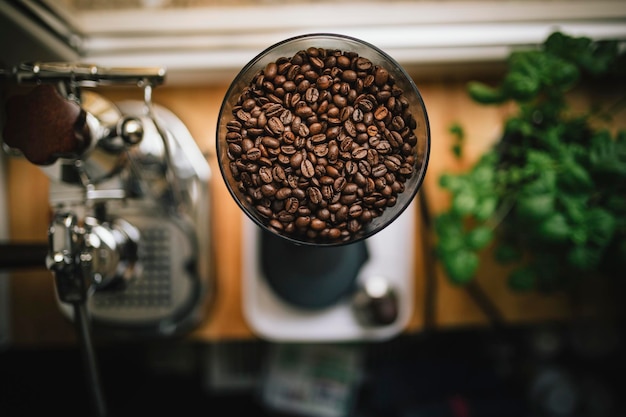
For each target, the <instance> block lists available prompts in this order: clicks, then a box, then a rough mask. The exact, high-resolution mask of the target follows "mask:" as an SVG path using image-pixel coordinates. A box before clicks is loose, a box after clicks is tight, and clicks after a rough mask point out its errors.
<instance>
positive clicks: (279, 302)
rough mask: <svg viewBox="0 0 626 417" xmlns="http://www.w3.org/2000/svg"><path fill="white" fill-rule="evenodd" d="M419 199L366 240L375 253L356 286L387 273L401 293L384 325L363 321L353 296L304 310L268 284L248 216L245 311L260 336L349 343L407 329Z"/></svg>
mask: <svg viewBox="0 0 626 417" xmlns="http://www.w3.org/2000/svg"><path fill="white" fill-rule="evenodd" d="M416 216H417V209H416V200H414V201H413V202H412V203H411V204H410V205H409V206H408V207H407V209H406V210H405V211H404V212H403V213H402V214H401V215H400V216H399V217H398V218H397V219H396V220H395V221H394V222H392V223H391V224H389V225H388V226H387V227H386V228H385V229H383V230H381V231H380V232H378V233H376V234H375V235H373V236H372V237H370V238H368V239H366V240H365V244H366V246H367V250H368V252H369V258H368V260H367V261H366V262H365V263H364V264H363V266H362V267H361V269H360V270H359V272H358V274H357V277H356V284H357V285H359V283H362V282H363V281H364V280H365V279H367V278H368V277H372V276H384V277H385V278H386V279H387V280H388V282H389V284H390V285H391V286H392V287H393V288H394V289H395V291H396V294H397V297H398V315H397V317H396V319H395V321H393V322H392V323H390V324H388V325H383V326H375V327H370V326H364V325H362V324H361V323H359V321H358V320H357V318H356V316H355V314H354V312H353V310H352V306H351V301H352V299H351V297H343V298H341V299H340V300H339V301H337V302H336V303H334V304H333V305H329V306H327V307H323V308H321V309H309V308H302V307H299V306H297V305H294V304H293V303H290V302H287V301H285V299H284V298H281V297H279V296H278V295H277V294H276V292H275V291H274V290H273V289H272V288H271V287H270V285H269V283H268V282H267V280H266V278H265V276H264V272H263V269H262V267H261V263H260V256H259V240H260V235H261V229H260V228H259V226H257V225H256V224H255V223H254V222H253V221H252V220H250V219H249V218H248V217H247V216H245V215H243V228H242V229H243V230H242V239H241V241H242V259H243V260H244V261H243V270H242V274H243V277H242V279H243V310H244V316H245V318H246V320H247V321H248V324H249V325H250V327H251V329H252V330H253V332H254V333H256V334H257V336H259V337H261V338H263V339H267V340H270V341H275V342H348V341H367V340H370V341H375V340H385V339H390V338H392V337H393V336H395V335H397V334H398V333H400V332H401V331H403V330H404V329H405V327H406V325H407V324H408V321H409V320H410V317H411V315H412V313H413V308H414V287H413V281H414V277H415V271H414V256H415V233H414V230H415V221H416Z"/></svg>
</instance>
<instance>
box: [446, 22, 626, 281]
mask: <svg viewBox="0 0 626 417" xmlns="http://www.w3.org/2000/svg"><path fill="white" fill-rule="evenodd" d="M625 80H626V55H625V54H624V52H623V48H622V49H620V44H619V42H618V41H592V40H591V39H589V38H586V37H571V36H567V35H565V34H563V33H560V32H555V33H553V34H551V35H550V36H549V37H548V38H547V39H546V41H545V42H544V43H543V44H542V45H540V46H539V47H537V48H535V49H529V50H524V51H516V52H513V53H511V54H510V56H509V59H508V61H507V71H506V73H505V74H504V76H503V78H502V80H501V82H500V83H499V85H498V86H496V87H492V86H489V85H487V84H484V83H480V82H470V83H469V84H468V93H469V95H470V97H471V98H472V100H473V101H475V102H477V103H480V104H482V105H499V104H502V103H505V102H510V101H513V102H515V104H516V105H515V106H514V108H515V113H514V114H513V115H511V116H509V117H508V118H507V119H506V120H505V122H504V128H503V133H502V136H501V137H500V138H499V140H498V142H497V143H496V144H495V145H494V146H493V147H492V148H490V149H489V150H488V151H487V152H486V153H484V154H483V155H482V157H481V158H479V160H478V161H477V162H476V163H474V164H473V165H472V166H471V167H470V169H469V170H467V171H465V172H462V173H444V174H442V175H441V177H440V178H439V185H440V186H441V187H443V188H444V189H445V190H446V191H447V192H449V193H450V196H451V203H450V206H449V208H447V209H446V210H445V211H443V212H441V213H439V214H438V215H437V217H436V218H435V232H436V253H437V256H438V258H439V259H440V261H441V263H442V265H443V267H444V269H445V270H446V273H447V275H448V277H449V278H450V280H451V281H452V282H454V283H457V284H464V283H467V282H469V281H471V280H472V279H474V277H475V275H476V271H477V269H478V267H479V263H480V262H481V259H482V258H481V252H482V251H484V250H485V249H486V248H487V247H490V248H491V249H492V250H493V251H492V252H493V254H494V256H495V259H496V261H497V262H499V263H502V264H507V265H510V271H511V272H510V274H509V276H508V283H509V285H510V286H511V288H513V289H516V290H531V289H532V290H546V291H547V290H560V289H564V288H567V287H568V286H570V285H572V284H574V283H576V282H577V281H578V280H579V279H580V278H582V277H585V276H590V275H593V276H598V275H603V276H609V277H623V276H624V274H625V272H624V271H626V131H624V130H618V129H615V128H612V127H611V122H612V120H613V121H614V119H612V118H613V117H614V116H615V114H617V112H618V110H619V109H620V107H622V105H623V104H624V97H623V95H624V92H625V91H626V89H625V88H624V86H625ZM599 86H604V88H606V86H610V87H611V89H612V91H613V92H619V93H621V97H619V98H618V99H617V100H612V102H611V103H606V101H607V100H600V102H601V103H600V104H593V105H590V106H589V108H587V109H584V110H583V111H577V112H576V111H573V110H572V109H571V106H570V105H569V104H568V94H569V93H570V92H571V91H572V90H574V89H587V90H593V91H596V92H597V89H598V88H600V87H599ZM602 101H604V103H602ZM450 132H451V133H452V134H453V135H454V137H455V143H454V145H453V148H452V149H451V152H453V153H454V154H455V155H457V156H460V155H462V145H463V143H464V141H465V140H466V138H465V137H464V132H463V128H462V126H460V125H458V124H455V125H454V126H452V127H451V129H450Z"/></svg>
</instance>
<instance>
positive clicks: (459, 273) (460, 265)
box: [442, 250, 478, 285]
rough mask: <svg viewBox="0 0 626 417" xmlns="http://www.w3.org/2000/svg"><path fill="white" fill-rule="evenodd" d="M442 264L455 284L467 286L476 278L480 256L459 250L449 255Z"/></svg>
mask: <svg viewBox="0 0 626 417" xmlns="http://www.w3.org/2000/svg"><path fill="white" fill-rule="evenodd" d="M442 263H443V265H444V267H445V270H446V272H447V274H448V277H449V278H450V281H452V282H453V283H454V284H458V285H463V284H467V283H468V282H469V281H471V280H472V278H474V276H475V275H476V271H477V270H478V255H477V254H476V253H474V252H471V251H469V250H459V251H457V252H454V253H447V254H446V255H445V256H444V257H443V259H442Z"/></svg>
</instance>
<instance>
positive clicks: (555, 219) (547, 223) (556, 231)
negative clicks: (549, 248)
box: [537, 212, 571, 242]
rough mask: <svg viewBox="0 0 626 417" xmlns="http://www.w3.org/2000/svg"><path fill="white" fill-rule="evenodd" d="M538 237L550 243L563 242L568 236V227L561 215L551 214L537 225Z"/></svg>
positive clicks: (569, 230)
mask: <svg viewBox="0 0 626 417" xmlns="http://www.w3.org/2000/svg"><path fill="white" fill-rule="evenodd" d="M537 232H538V235H539V236H540V237H542V238H543V239H545V240H546V241H550V242H563V241H565V240H567V238H568V237H569V236H570V232H571V229H570V226H569V224H568V223H567V220H566V218H565V216H564V215H563V214H562V213H558V212H556V213H552V215H550V216H549V217H547V218H546V219H545V220H544V221H542V222H541V223H540V224H539V227H538V229H537Z"/></svg>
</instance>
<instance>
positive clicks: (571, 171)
mask: <svg viewBox="0 0 626 417" xmlns="http://www.w3.org/2000/svg"><path fill="white" fill-rule="evenodd" d="M559 181H560V182H561V183H562V184H563V185H564V186H565V187H568V188H569V189H570V190H574V191H577V192H579V191H586V190H589V189H590V188H592V187H593V180H592V179H591V176H590V175H589V172H588V171H587V170H586V169H585V168H584V167H582V166H581V165H580V164H578V163H577V162H576V161H574V160H572V159H565V160H564V161H563V163H562V171H561V173H560V176H559Z"/></svg>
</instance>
